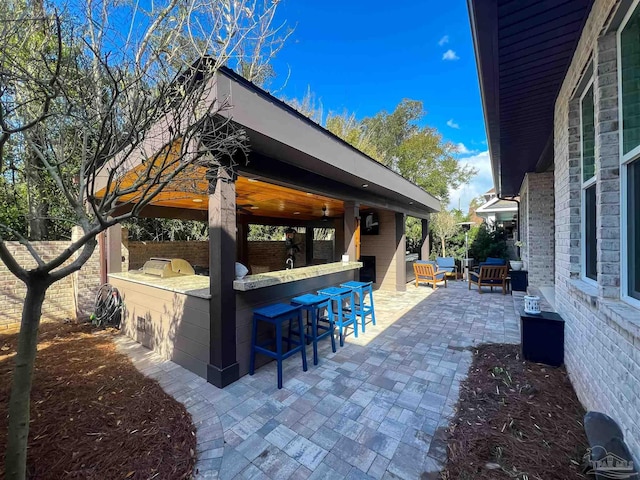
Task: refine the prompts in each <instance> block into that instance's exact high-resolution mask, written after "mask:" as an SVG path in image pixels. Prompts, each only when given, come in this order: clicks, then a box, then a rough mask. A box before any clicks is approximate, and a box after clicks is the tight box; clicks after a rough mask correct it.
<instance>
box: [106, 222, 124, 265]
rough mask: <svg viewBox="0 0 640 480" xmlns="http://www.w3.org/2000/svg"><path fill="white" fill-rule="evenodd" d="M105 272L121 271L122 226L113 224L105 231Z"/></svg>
mask: <svg viewBox="0 0 640 480" xmlns="http://www.w3.org/2000/svg"><path fill="white" fill-rule="evenodd" d="M106 252H107V273H116V272H121V271H122V227H121V226H120V224H119V223H118V224H116V225H113V226H111V227H109V228H108V229H107V232H106Z"/></svg>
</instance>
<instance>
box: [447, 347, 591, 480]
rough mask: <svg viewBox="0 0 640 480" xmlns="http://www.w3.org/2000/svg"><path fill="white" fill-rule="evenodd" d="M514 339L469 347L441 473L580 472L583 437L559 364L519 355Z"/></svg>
mask: <svg viewBox="0 0 640 480" xmlns="http://www.w3.org/2000/svg"><path fill="white" fill-rule="evenodd" d="M519 351H520V347H519V346H518V345H481V346H479V347H477V348H474V349H473V354H474V358H473V364H472V365H471V368H470V370H469V377H468V378H467V379H466V380H465V381H464V382H463V383H462V385H461V388H460V401H459V403H458V410H457V413H456V417H455V420H454V422H453V424H452V425H451V427H450V431H449V433H450V437H449V442H448V459H447V463H446V467H445V470H444V471H443V473H442V478H444V479H445V480H454V479H455V480H458V479H460V480H467V479H474V480H482V479H522V480H533V479H541V480H548V479H563V480H571V479H578V478H587V477H586V476H585V475H582V474H581V462H582V456H583V455H584V453H585V452H586V449H587V438H586V436H585V433H584V426H583V424H582V421H583V417H584V413H585V412H584V409H583V408H582V406H581V405H580V402H579V401H578V399H577V397H576V395H575V392H574V391H573V387H572V386H571V383H570V382H569V377H568V376H567V372H566V370H565V369H564V368H552V367H547V366H545V365H539V364H535V363H530V362H525V361H523V360H522V359H521V358H520V354H519Z"/></svg>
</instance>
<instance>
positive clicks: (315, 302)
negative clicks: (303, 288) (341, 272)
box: [291, 293, 336, 365]
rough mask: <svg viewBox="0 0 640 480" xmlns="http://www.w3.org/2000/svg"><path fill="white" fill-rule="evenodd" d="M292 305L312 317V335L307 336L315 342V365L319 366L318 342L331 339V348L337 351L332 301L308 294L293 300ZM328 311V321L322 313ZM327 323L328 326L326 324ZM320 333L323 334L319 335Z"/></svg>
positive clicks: (325, 297)
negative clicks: (297, 306)
mask: <svg viewBox="0 0 640 480" xmlns="http://www.w3.org/2000/svg"><path fill="white" fill-rule="evenodd" d="M291 304H292V305H300V306H301V307H302V310H304V311H306V312H307V319H308V318H309V317H311V335H309V334H305V336H306V338H307V339H310V340H311V341H312V342H313V364H314V365H318V340H321V339H323V338H325V337H327V336H328V337H331V348H332V349H333V352H334V353H335V351H336V339H335V338H334V337H333V332H334V331H335V323H334V321H333V315H332V313H331V300H330V298H329V297H327V296H325V295H313V294H310V293H308V294H306V295H300V296H299V297H295V298H292V299H291ZM322 310H326V311H327V316H326V320H325V318H323V317H322V316H321V311H322ZM325 322H326V325H325V324H324V323H325ZM318 331H320V332H321V333H318Z"/></svg>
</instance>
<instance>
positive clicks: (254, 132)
mask: <svg viewBox="0 0 640 480" xmlns="http://www.w3.org/2000/svg"><path fill="white" fill-rule="evenodd" d="M212 88H213V91H214V95H215V98H218V99H226V101H228V102H229V104H230V105H232V106H233V108H232V109H231V110H230V115H231V117H232V121H233V122H234V123H235V124H237V125H238V126H239V127H241V128H242V129H243V130H244V131H245V132H246V134H247V137H248V140H249V143H250V153H249V154H248V161H247V162H238V163H239V165H238V166H237V168H235V169H234V171H233V172H231V171H229V170H227V169H225V168H220V169H219V170H218V175H217V177H216V178H209V177H208V176H207V174H208V172H207V171H206V169H204V168H201V169H200V170H197V169H196V170H191V171H190V172H189V175H188V178H187V177H186V176H185V177H184V178H179V177H178V178H176V179H175V180H176V181H175V182H174V183H173V184H172V185H171V186H170V187H169V188H167V189H165V190H164V191H163V192H162V193H161V194H160V195H158V196H157V197H156V198H155V199H154V200H153V202H152V203H151V204H149V205H148V206H146V207H145V208H144V209H143V210H142V215H144V216H149V217H158V218H176V219H191V220H202V221H207V222H208V226H209V244H208V248H207V250H208V252H207V254H208V255H207V256H208V265H206V268H204V269H203V270H202V271H201V273H205V275H186V276H176V277H171V278H156V277H150V276H149V275H145V274H143V273H141V272H140V271H129V272H122V271H121V270H122V268H121V265H122V262H121V251H122V250H121V234H120V232H119V231H118V228H114V229H112V230H111V231H109V232H108V235H107V242H106V244H105V251H106V259H107V260H106V264H107V271H108V280H109V282H110V283H111V284H113V285H114V286H116V287H117V288H118V289H119V290H120V292H121V294H122V296H123V298H124V301H125V304H126V314H125V318H124V319H123V330H124V332H125V333H126V334H127V335H129V336H131V337H132V338H134V339H136V340H137V341H139V342H140V343H142V344H143V345H145V346H147V347H149V348H152V349H154V350H156V351H158V352H159V353H160V354H161V355H162V356H163V357H165V358H167V359H172V360H173V361H175V362H176V363H178V364H180V365H182V366H184V367H185V368H187V369H189V370H191V371H192V372H194V373H195V374H197V375H198V376H200V377H203V378H206V379H207V380H208V381H209V382H210V383H213V384H214V385H216V386H219V387H224V386H226V385H229V384H230V383H233V382H234V381H236V380H237V379H238V378H239V377H241V376H243V375H245V374H246V373H247V371H248V363H249V362H248V360H249V352H250V331H251V329H250V326H251V316H252V311H253V310H254V309H255V308H258V307H260V306H264V305H267V304H270V303H274V302H279V301H281V302H288V301H289V299H290V298H292V297H294V296H296V295H299V294H302V293H308V292H313V291H316V290H318V289H320V288H323V287H326V286H330V285H336V284H339V283H341V282H345V281H348V280H354V279H358V278H359V277H363V278H366V279H368V280H371V281H373V282H374V285H375V287H376V288H380V289H386V290H394V291H395V290H398V291H402V290H404V289H406V280H407V279H406V271H407V269H406V264H405V263H406V259H405V250H406V244H405V232H404V229H405V218H406V215H411V216H414V217H417V218H421V219H423V232H424V234H423V236H424V235H426V233H427V232H428V225H427V219H428V216H429V214H430V213H432V212H435V211H438V209H439V201H438V200H437V199H436V198H434V197H433V196H431V195H429V194H428V193H427V192H425V191H423V190H422V189H420V188H419V187H417V186H416V185H414V184H412V183H411V182H408V181H407V180H405V179H404V178H402V177H401V176H400V175H398V174H396V173H395V172H393V171H391V170H390V169H388V168H386V167H385V166H383V165H382V164H380V163H379V162H377V161H375V160H373V159H371V158H369V157H367V156H366V155H364V154H363V153H362V152H360V151H358V150H357V149H355V148H353V147H351V146H350V145H349V144H347V143H345V142H344V141H342V140H341V139H339V138H337V137H336V136H334V135H332V134H331V133H329V132H328V131H326V130H325V129H324V128H322V127H321V126H319V125H318V124H316V123H315V122H313V121H311V120H310V119H308V118H307V117H305V116H304V115H302V114H300V113H298V112H297V111H296V110H294V109H292V108H291V107H289V106H288V105H286V104H285V103H283V102H281V101H280V100H278V99H276V98H275V97H273V96H271V95H270V94H268V93H267V92H265V91H264V90H262V89H260V88H258V87H256V86H255V85H253V84H251V83H250V82H247V81H246V80H244V79H243V78H242V77H239V76H238V75H236V74H235V73H233V72H232V71H230V70H228V69H226V68H221V69H220V70H219V71H218V73H217V74H216V79H215V82H214V85H213V87H212ZM144 160H145V159H140V165H142V163H143V162H144ZM136 168H138V166H136V165H132V166H131V170H130V173H131V172H135V169H136ZM194 168H196V167H194ZM130 173H127V174H125V175H128V174H130ZM105 186H106V184H105ZM123 208H126V207H125V206H123ZM364 218H366V219H367V220H366V221H365V220H364ZM361 219H363V220H362V223H363V226H362V228H361ZM251 224H258V225H278V226H287V227H294V228H299V229H302V228H303V229H304V234H303V233H302V230H300V231H299V233H295V234H293V237H294V238H293V240H294V241H295V243H296V244H299V245H304V248H300V249H299V250H300V251H299V252H297V253H296V255H295V258H294V259H293V266H294V267H299V268H293V269H291V268H289V269H287V268H286V265H285V262H284V261H282V260H274V262H275V263H273V264H270V265H264V262H263V264H260V263H256V262H255V261H252V254H251V252H250V251H249V249H248V242H247V233H248V229H249V225H251ZM318 228H323V229H326V228H332V229H334V230H335V236H334V246H333V248H332V249H331V252H330V253H328V254H324V255H322V256H321V257H320V258H319V257H318V256H317V255H314V249H313V244H314V229H318ZM365 230H368V232H365ZM365 233H370V235H366V234H365ZM425 248H427V247H426V245H425ZM284 249H285V245H284V242H283V245H282V251H281V252H284ZM343 255H347V256H348V261H343ZM274 256H275V255H274ZM236 262H240V263H242V264H244V265H246V266H247V267H249V269H250V270H253V271H250V275H248V276H246V277H244V278H242V279H237V278H236V274H235V264H236ZM363 263H364V266H365V268H364V269H363V268H362V267H363ZM278 266H280V268H278ZM288 266H289V267H291V266H292V265H290V264H289V265H288ZM258 267H261V268H258ZM257 270H260V271H261V272H263V273H257V274H256V273H255V271H257Z"/></svg>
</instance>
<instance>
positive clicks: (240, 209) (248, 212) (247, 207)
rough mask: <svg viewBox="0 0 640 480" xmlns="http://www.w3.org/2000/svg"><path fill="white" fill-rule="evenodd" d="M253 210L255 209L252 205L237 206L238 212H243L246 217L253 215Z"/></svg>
mask: <svg viewBox="0 0 640 480" xmlns="http://www.w3.org/2000/svg"><path fill="white" fill-rule="evenodd" d="M251 208H253V205H251V204H250V203H245V204H236V211H237V212H242V213H244V214H245V215H253V212H252V211H251V210H250V209H251Z"/></svg>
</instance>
